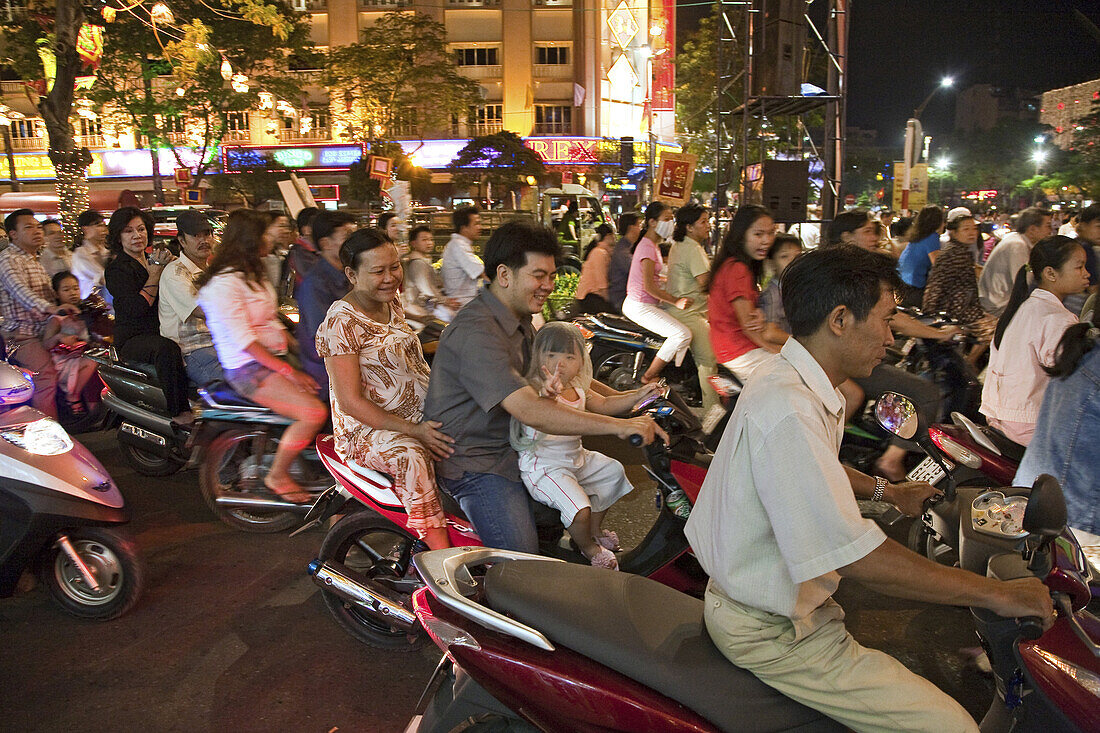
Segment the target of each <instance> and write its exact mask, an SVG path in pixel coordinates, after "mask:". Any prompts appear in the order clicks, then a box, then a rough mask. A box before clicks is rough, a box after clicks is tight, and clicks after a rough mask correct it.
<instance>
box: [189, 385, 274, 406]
mask: <svg viewBox="0 0 1100 733" xmlns="http://www.w3.org/2000/svg"><path fill="white" fill-rule="evenodd" d="M203 390H204V391H205V392H206V394H208V395H210V399H212V400H213V401H215V402H217V403H218V404H220V405H225V406H228V407H260V405H257V404H256V403H255V402H253V401H252V400H250V399H248V398H247V397H245V396H244V395H242V394H241V393H240V392H238V391H236V390H235V389H233V388H232V387H230V386H229V383H228V382H223V381H221V380H218V381H215V382H211V383H210V384H208V385H206V386H205V387H203Z"/></svg>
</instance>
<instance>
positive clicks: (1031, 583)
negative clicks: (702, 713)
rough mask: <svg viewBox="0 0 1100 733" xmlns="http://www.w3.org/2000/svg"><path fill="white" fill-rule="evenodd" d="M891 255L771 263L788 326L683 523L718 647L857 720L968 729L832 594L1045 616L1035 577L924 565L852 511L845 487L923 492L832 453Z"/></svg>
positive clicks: (899, 498) (868, 354) (885, 302)
mask: <svg viewBox="0 0 1100 733" xmlns="http://www.w3.org/2000/svg"><path fill="white" fill-rule="evenodd" d="M897 285H898V278H897V274H896V270H895V264H894V263H893V261H892V260H890V259H889V258H888V257H886V256H885V255H881V254H878V253H874V252H869V251H866V250H862V249H859V248H856V247H849V246H840V247H836V248H832V249H825V250H816V251H813V252H810V253H808V254H804V255H802V256H800V257H799V258H797V259H796V260H795V261H794V262H792V263H791V264H790V265H789V266H788V267H787V269H786V271H785V272H784V273H783V281H782V286H781V289H782V294H783V296H782V297H783V305H784V308H785V310H786V313H787V318H788V321H789V322H790V326H791V335H792V338H791V339H789V340H788V341H787V343H786V344H785V345H784V347H783V350H782V351H781V352H780V358H777V359H774V360H773V361H771V362H770V363H769V364H768V365H765V366H763V367H761V368H760V369H758V370H757V372H756V373H754V374H753V377H752V379H750V380H749V381H748V382H747V384H746V385H745V388H744V390H743V391H742V392H741V395H740V397H739V399H738V403H737V407H736V409H735V411H734V414H733V416H732V418H731V419H730V422H729V424H728V425H727V427H726V430H725V434H724V435H723V437H722V442H721V443H720V445H719V447H718V450H717V452H716V454H715V457H714V460H713V462H712V464H711V468H710V470H709V471H708V473H707V478H706V480H705V482H704V483H703V486H702V489H701V491H700V494H699V498H698V501H697V502H696V504H695V507H694V510H693V511H692V513H691V518H690V519H689V520H688V523H687V526H686V529H685V533H686V534H687V536H688V540H689V541H690V543H691V546H692V549H693V550H694V551H695V554H696V557H697V558H698V560H699V562H700V564H701V565H702V566H703V568H704V569H705V570H706V571H707V573H708V574H709V575H710V577H711V581H710V584H709V585H708V587H707V592H706V607H705V608H706V610H705V615H704V618H705V622H706V626H707V631H708V632H709V634H710V636H711V638H712V639H713V640H714V643H715V645H716V646H717V647H718V649H719V651H721V652H722V654H723V655H724V656H726V657H727V658H728V659H729V660H730V661H731V662H732V663H733V664H735V665H737V666H739V667H741V668H744V669H747V670H749V671H750V672H752V673H753V674H755V675H756V676H757V677H759V678H760V679H761V680H762V681H763V682H765V683H766V684H768V685H770V686H771V687H773V688H775V689H777V690H779V691H780V692H782V693H783V694H785V695H787V696H788V697H791V698H793V699H795V700H798V701H799V702H802V703H803V704H805V705H808V706H810V707H813V708H815V709H817V710H819V711H821V712H823V713H825V714H826V715H828V716H829V717H831V718H833V719H835V720H837V721H839V722H841V723H843V724H845V725H847V726H848V727H850V728H852V729H854V730H859V731H868V730H883V731H885V730H910V731H915V730H927V731H946V730H951V731H962V730H967V731H976V730H977V726H976V725H975V723H974V721H973V719H972V718H971V717H970V715H969V714H968V713H967V712H966V711H965V710H964V709H963V708H962V707H961V706H960V705H959V704H958V703H956V702H955V701H954V700H952V699H951V698H950V697H948V696H947V695H946V694H944V693H943V692H941V691H940V690H939V689H937V688H936V687H935V686H934V685H932V684H931V683H930V682H928V681H927V680H925V679H923V678H921V677H918V676H917V675H914V674H913V673H911V672H909V671H908V670H907V669H906V668H905V667H904V666H903V665H902V664H901V663H900V662H898V661H897V660H895V659H893V658H892V657H890V656H888V655H886V654H883V653H881V652H878V651H875V650H871V649H866V648H864V647H862V646H860V645H859V644H858V643H857V642H856V641H855V640H854V639H853V638H852V636H851V635H850V634H849V633H848V632H847V630H846V629H845V627H844V623H843V618H844V613H843V610H842V609H841V608H840V606H839V605H837V603H836V602H835V601H834V600H833V599H832V594H833V593H834V592H835V591H836V589H837V586H838V584H839V582H840V579H841V578H842V577H850V578H853V579H856V580H859V581H862V582H863V583H865V584H867V585H870V586H872V587H874V588H876V589H878V590H879V591H881V592H883V593H887V594H890V595H895V596H899V597H903V598H912V599H917V600H923V601H929V602H935V603H945V604H953V605H968V606H976V607H981V608H988V609H990V610H993V611H994V612H996V613H998V614H1000V615H1002V616H1009V617H1011V616H1037V617H1040V618H1041V619H1042V620H1043V623H1044V625H1045V626H1046V627H1049V626H1050V624H1051V623H1052V622H1053V606H1052V603H1051V599H1050V594H1049V591H1048V589H1047V588H1046V587H1045V586H1044V585H1043V584H1042V582H1041V581H1040V580H1038V579H1037V578H1026V579H1021V580H1012V581H1008V582H1002V581H998V580H993V579H990V578H984V577H978V576H976V575H975V574H973V573H968V572H966V571H963V570H961V569H959V568H951V567H946V566H942V565H938V564H936V563H934V562H932V561H930V560H927V559H926V558H923V557H921V556H919V555H917V554H916V553H913V552H910V551H908V550H906V549H904V548H902V547H901V546H899V545H898V544H897V543H896V542H894V541H892V540H889V539H887V538H886V537H885V535H884V534H883V533H882V531H881V530H880V529H879V528H878V527H877V526H876V525H875V523H874V522H873V521H871V520H868V519H861V518H860V514H859V508H858V506H857V504H856V497H857V496H858V497H861V498H870V499H874V500H876V501H882V500H886V501H890V502H892V503H894V504H896V505H898V507H899V508H900V509H901V510H902V511H904V512H906V513H907V514H910V515H913V514H919V513H920V511H921V508H922V505H923V503H924V502H925V501H926V500H928V499H930V498H932V497H933V496H934V495H935V494H936V493H937V492H936V490H935V489H934V488H932V487H931V486H930V485H928V484H926V483H922V482H911V483H902V484H890V483H889V482H887V481H886V479H884V478H881V477H879V478H872V477H870V476H867V475H865V474H862V473H860V472H858V471H855V470H854V469H851V468H845V467H844V466H842V465H841V463H840V461H839V459H838V457H837V450H838V448H839V446H840V436H841V433H842V431H843V421H844V410H843V402H842V397H841V395H840V393H839V392H838V391H837V389H836V387H837V385H839V384H840V383H841V382H843V381H844V380H846V379H850V378H854V377H865V376H867V375H868V374H869V373H870V371H871V370H872V369H873V368H874V366H875V365H876V364H877V363H878V362H879V361H881V359H882V358H883V357H884V356H885V353H886V348H887V347H888V346H890V345H891V344H892V343H893V336H892V335H891V332H890V321H891V319H892V317H893V315H894V313H895V310H896V309H895V301H894V289H895V288H896V287H897Z"/></svg>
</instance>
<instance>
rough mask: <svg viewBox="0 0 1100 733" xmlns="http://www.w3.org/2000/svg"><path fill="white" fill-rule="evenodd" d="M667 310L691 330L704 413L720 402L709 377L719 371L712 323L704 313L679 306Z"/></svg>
mask: <svg viewBox="0 0 1100 733" xmlns="http://www.w3.org/2000/svg"><path fill="white" fill-rule="evenodd" d="M665 312H666V313H668V314H669V315H670V316H672V317H673V318H675V319H676V320H677V321H679V322H680V323H682V324H684V325H685V326H687V327H688V330H689V331H691V346H689V347H688V348H690V349H691V358H692V359H694V360H695V368H696V370H697V371H698V372H699V389H700V391H701V392H702V394H703V414H704V415H705V414H706V413H708V412H709V411H710V409H711V408H712V407H716V406H718V404H719V400H718V393H717V392H715V391H714V387H711V386H710V382H709V381H708V380H707V377H709V376H711V375H713V374H716V373H717V372H718V363H717V362H716V361H715V359H714V348H713V347H712V346H711V345H710V324H709V323H708V322H707V317H706V316H704V315H703V314H702V313H693V312H690V311H682V310H680V309H678V308H665Z"/></svg>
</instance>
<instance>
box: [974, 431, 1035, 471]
mask: <svg viewBox="0 0 1100 733" xmlns="http://www.w3.org/2000/svg"><path fill="white" fill-rule="evenodd" d="M983 431H984V432H985V434H986V435H987V436H989V439H990V440H991V441H993V445H995V446H997V450H999V451H1000V452H1001V455H1003V456H1004V457H1005V458H1007V459H1008V460H1010V461H1014V462H1015V463H1019V462H1020V461H1022V460H1024V451H1026V450H1027V448H1025V447H1024V446H1022V445H1020V444H1019V443H1017V442H1016V441H1014V440H1012V439H1011V438H1009V437H1008V436H1007V435H1005V434H1004V433H1002V432H1001V431H1000V430H997V428H994V427H991V426H988V425H987V426H986V427H985V428H983Z"/></svg>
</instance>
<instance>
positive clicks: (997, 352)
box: [981, 235, 1089, 445]
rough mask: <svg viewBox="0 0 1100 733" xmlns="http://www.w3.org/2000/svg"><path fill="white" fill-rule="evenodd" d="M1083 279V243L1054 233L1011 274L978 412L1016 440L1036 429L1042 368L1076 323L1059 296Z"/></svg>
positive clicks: (1023, 440) (1043, 377)
mask: <svg viewBox="0 0 1100 733" xmlns="http://www.w3.org/2000/svg"><path fill="white" fill-rule="evenodd" d="M1088 283H1089V276H1088V271H1087V270H1086V269H1085V250H1084V248H1083V247H1082V246H1081V245H1080V244H1079V243H1078V242H1077V241H1076V240H1073V239H1070V238H1069V237H1062V236H1058V235H1055V236H1053V237H1047V238H1046V239H1043V240H1040V241H1039V242H1038V243H1037V244H1036V245H1035V247H1034V248H1032V250H1031V256H1030V259H1029V262H1028V264H1027V265H1026V266H1025V267H1021V268H1020V271H1019V272H1018V273H1017V274H1016V280H1015V282H1014V284H1013V287H1012V296H1011V298H1010V299H1009V301H1008V305H1007V306H1006V307H1005V311H1004V313H1003V314H1001V319H1000V321H998V323H997V331H996V333H995V334H994V336H993V351H992V353H991V355H990V357H989V372H988V374H987V375H986V379H985V386H984V387H983V388H982V406H981V412H982V414H983V415H985V417H986V420H987V421H988V422H989V424H990V425H991V426H993V427H995V428H997V429H998V430H1000V431H1001V432H1003V433H1004V434H1005V435H1006V436H1008V437H1009V438H1010V439H1011V440H1014V441H1016V442H1017V443H1020V444H1021V445H1028V444H1029V443H1030V442H1031V436H1032V433H1033V432H1034V431H1035V422H1036V420H1037V419H1038V417H1039V407H1040V405H1041V404H1042V400H1043V391H1044V390H1045V389H1046V386H1047V382H1048V381H1049V380H1050V377H1049V375H1048V374H1047V372H1046V371H1045V369H1046V368H1047V367H1050V366H1051V365H1052V364H1054V355H1055V351H1056V349H1057V348H1058V343H1059V341H1060V340H1061V338H1062V335H1063V334H1064V333H1065V332H1066V329H1067V328H1069V327H1070V326H1072V325H1073V324H1075V323H1077V318H1076V317H1075V316H1074V315H1073V314H1072V313H1070V312H1069V311H1068V310H1066V307H1065V306H1064V305H1062V300H1063V299H1064V298H1065V297H1066V296H1067V295H1072V294H1073V293H1079V292H1081V291H1082V290H1084V289H1085V288H1086V287H1087V286H1088Z"/></svg>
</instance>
